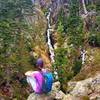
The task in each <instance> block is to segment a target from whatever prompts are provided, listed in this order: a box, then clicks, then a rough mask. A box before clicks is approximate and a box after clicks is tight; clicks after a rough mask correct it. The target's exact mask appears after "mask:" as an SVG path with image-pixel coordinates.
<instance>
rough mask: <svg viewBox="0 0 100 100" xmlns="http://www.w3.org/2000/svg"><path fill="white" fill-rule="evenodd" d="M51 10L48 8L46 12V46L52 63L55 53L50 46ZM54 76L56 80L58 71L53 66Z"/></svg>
mask: <svg viewBox="0 0 100 100" xmlns="http://www.w3.org/2000/svg"><path fill="white" fill-rule="evenodd" d="M51 11H52V9H51V8H49V10H48V14H47V22H48V23H47V24H48V28H47V43H48V47H49V52H50V58H51V62H52V63H54V62H55V60H54V57H55V54H54V48H53V46H52V41H51V38H50V36H51V31H52V30H53V29H52V28H51V25H50V18H51ZM54 76H55V79H56V80H58V78H59V77H58V72H57V69H56V68H54Z"/></svg>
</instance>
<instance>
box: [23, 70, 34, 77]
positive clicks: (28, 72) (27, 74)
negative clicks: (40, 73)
mask: <svg viewBox="0 0 100 100" xmlns="http://www.w3.org/2000/svg"><path fill="white" fill-rule="evenodd" d="M33 73H34V71H27V72H26V73H25V75H26V76H31V75H32V74H33Z"/></svg>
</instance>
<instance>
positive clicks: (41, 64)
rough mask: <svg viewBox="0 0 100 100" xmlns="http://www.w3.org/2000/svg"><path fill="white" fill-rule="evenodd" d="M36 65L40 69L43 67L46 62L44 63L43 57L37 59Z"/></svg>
mask: <svg viewBox="0 0 100 100" xmlns="http://www.w3.org/2000/svg"><path fill="white" fill-rule="evenodd" d="M36 65H37V68H38V69H40V70H41V69H42V68H43V65H44V64H43V60H42V58H39V59H37V62H36Z"/></svg>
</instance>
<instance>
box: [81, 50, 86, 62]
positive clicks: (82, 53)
mask: <svg viewBox="0 0 100 100" xmlns="http://www.w3.org/2000/svg"><path fill="white" fill-rule="evenodd" d="M81 57H82V64H84V63H85V61H86V50H82V51H81Z"/></svg>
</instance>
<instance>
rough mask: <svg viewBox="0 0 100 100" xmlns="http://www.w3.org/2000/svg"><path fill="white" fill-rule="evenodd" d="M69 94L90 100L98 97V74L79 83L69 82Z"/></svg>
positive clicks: (99, 88) (99, 83)
mask: <svg viewBox="0 0 100 100" xmlns="http://www.w3.org/2000/svg"><path fill="white" fill-rule="evenodd" d="M68 87H69V93H70V94H71V95H73V96H89V97H90V98H91V99H90V100H94V98H99V97H100V74H98V75H96V76H95V77H93V78H88V79H86V80H83V81H79V82H69V83H68Z"/></svg>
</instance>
